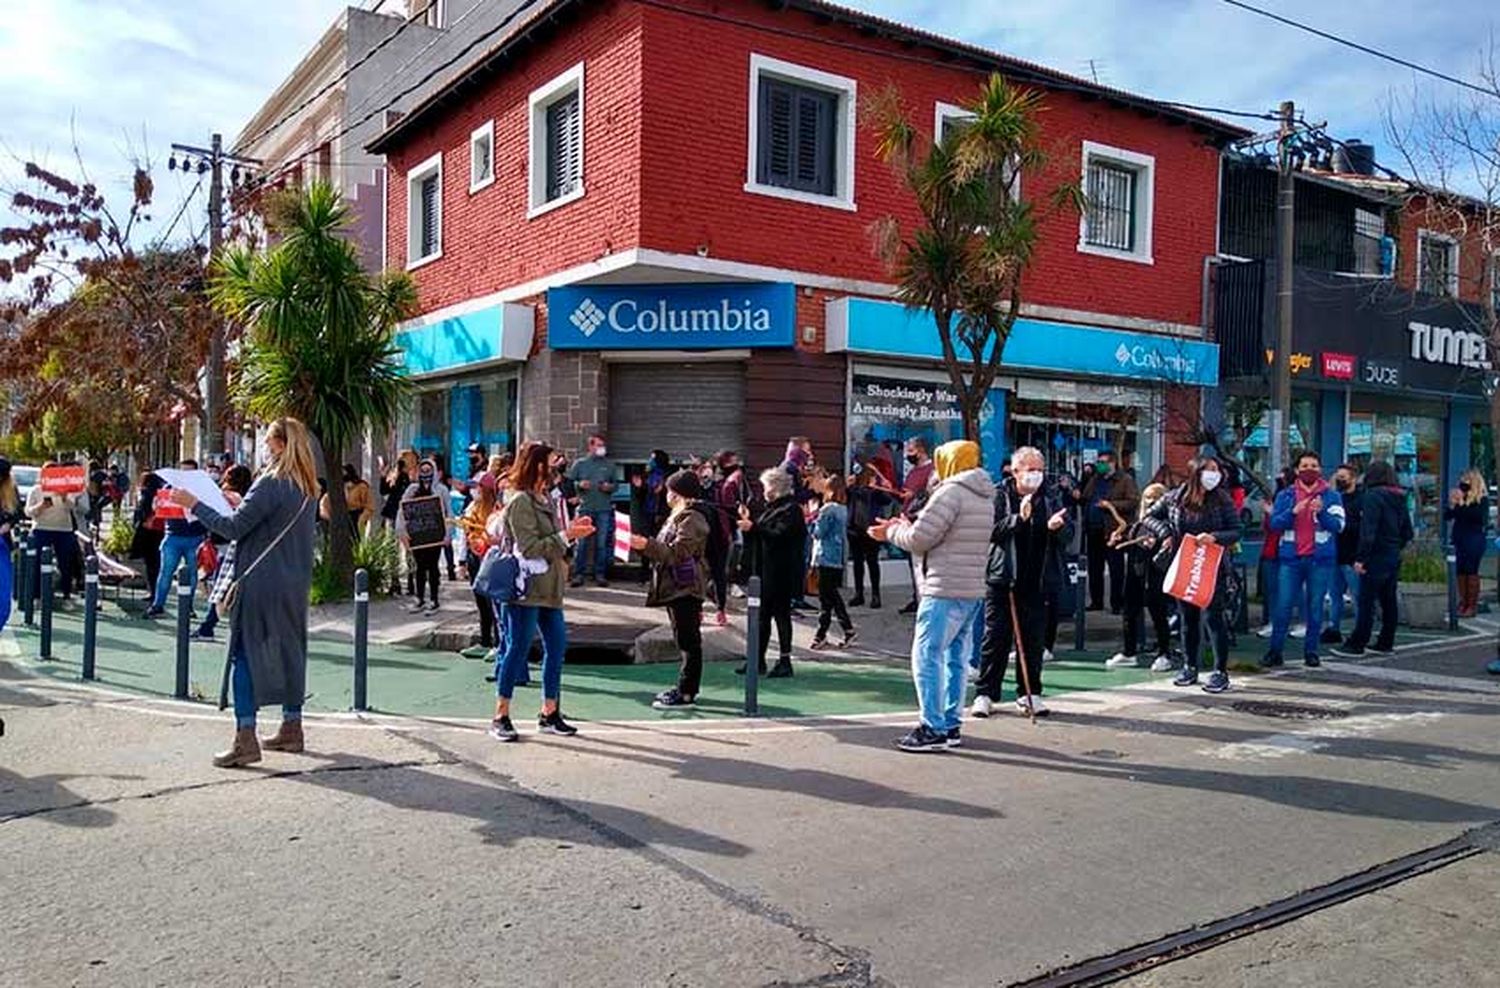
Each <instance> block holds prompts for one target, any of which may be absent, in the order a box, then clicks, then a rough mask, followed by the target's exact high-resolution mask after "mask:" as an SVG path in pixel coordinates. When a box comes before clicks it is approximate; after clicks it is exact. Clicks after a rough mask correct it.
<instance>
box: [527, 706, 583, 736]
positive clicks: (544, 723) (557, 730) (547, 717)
mask: <svg viewBox="0 0 1500 988" xmlns="http://www.w3.org/2000/svg"><path fill="white" fill-rule="evenodd" d="M536 726H537V728H538V729H540V730H541V732H542V733H543V734H561V735H562V736H564V737H572V736H573V735H575V734H577V733H578V728H576V727H574V726H573V725H572V724H569V723H568V722H567V721H565V720H563V715H562V711H561V710H554V711H552V712H551V713H550V714H538V715H537V718H536Z"/></svg>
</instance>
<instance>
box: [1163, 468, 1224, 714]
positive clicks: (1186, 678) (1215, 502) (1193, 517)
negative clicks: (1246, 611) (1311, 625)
mask: <svg viewBox="0 0 1500 988" xmlns="http://www.w3.org/2000/svg"><path fill="white" fill-rule="evenodd" d="M1223 480H1224V472H1223V471H1222V470H1220V469H1219V463H1218V461H1217V460H1215V459H1213V458H1212V457H1205V458H1204V459H1201V460H1198V461H1197V462H1195V463H1194V464H1192V471H1191V473H1190V474H1189V476H1188V480H1187V483H1185V484H1183V485H1182V486H1181V487H1179V488H1177V489H1176V490H1175V491H1173V492H1172V493H1171V494H1168V495H1167V496H1166V497H1164V498H1162V499H1161V500H1160V501H1158V502H1157V504H1156V507H1154V508H1152V509H1151V513H1150V515H1148V517H1150V518H1156V519H1159V520H1164V521H1166V522H1168V523H1169V524H1170V525H1171V529H1172V534H1171V535H1170V536H1169V537H1168V538H1167V539H1166V540H1165V542H1164V543H1163V545H1164V546H1165V547H1166V548H1169V549H1171V550H1172V551H1180V547H1181V545H1182V544H1183V543H1184V542H1187V541H1189V540H1192V541H1196V542H1198V543H1200V544H1201V543H1206V544H1210V545H1214V544H1217V545H1220V546H1223V547H1224V549H1225V552H1224V554H1223V557H1222V560H1221V562H1220V564H1219V576H1220V579H1219V580H1218V581H1217V583H1216V585H1215V587H1214V597H1213V600H1212V602H1211V603H1210V604H1209V605H1208V606H1207V607H1206V608H1199V607H1195V606H1193V605H1192V604H1190V603H1188V602H1186V601H1181V600H1179V601H1178V606H1179V607H1180V609H1181V612H1182V638H1183V644H1184V645H1185V646H1186V651H1187V655H1186V657H1185V659H1184V660H1183V663H1182V672H1181V673H1180V674H1178V676H1177V678H1176V679H1174V680H1173V681H1172V685H1173V686H1196V685H1197V684H1198V663H1199V660H1200V658H1201V656H1202V649H1203V624H1204V620H1205V618H1206V619H1207V622H1208V632H1209V636H1210V638H1209V640H1210V642H1211V643H1212V645H1213V652H1214V671H1213V673H1212V675H1210V676H1209V677H1208V682H1207V683H1205V684H1204V686H1203V690H1204V692H1206V693H1223V692H1224V691H1225V690H1227V689H1229V624H1228V618H1227V617H1226V616H1225V614H1224V608H1223V602H1222V601H1223V586H1224V581H1223V579H1222V575H1223V571H1224V569H1225V568H1227V567H1228V565H1229V551H1228V550H1229V549H1231V548H1232V547H1233V546H1234V544H1235V543H1236V542H1238V541H1239V540H1240V523H1239V518H1238V516H1237V513H1236V512H1235V510H1234V500H1233V499H1232V498H1231V497H1230V496H1229V494H1228V492H1226V491H1225V490H1223V488H1221V487H1220V486H1219V485H1220V484H1221V483H1222V482H1223Z"/></svg>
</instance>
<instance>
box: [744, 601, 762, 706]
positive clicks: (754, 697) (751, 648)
mask: <svg viewBox="0 0 1500 988" xmlns="http://www.w3.org/2000/svg"><path fill="white" fill-rule="evenodd" d="M745 606H746V611H745V716H746V717H759V716H760V577H758V576H752V577H750V582H749V583H747V584H745Z"/></svg>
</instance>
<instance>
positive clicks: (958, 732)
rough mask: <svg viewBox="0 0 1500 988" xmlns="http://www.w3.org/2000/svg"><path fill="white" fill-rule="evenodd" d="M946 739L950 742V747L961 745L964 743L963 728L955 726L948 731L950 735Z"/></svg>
mask: <svg viewBox="0 0 1500 988" xmlns="http://www.w3.org/2000/svg"><path fill="white" fill-rule="evenodd" d="M944 740H945V741H946V742H947V743H948V747H950V748H958V747H961V746H962V745H963V743H964V738H963V731H962V729H960V728H957V727H955V728H953V729H952V730H951V731H949V732H948V736H947V737H946V738H945V739H944Z"/></svg>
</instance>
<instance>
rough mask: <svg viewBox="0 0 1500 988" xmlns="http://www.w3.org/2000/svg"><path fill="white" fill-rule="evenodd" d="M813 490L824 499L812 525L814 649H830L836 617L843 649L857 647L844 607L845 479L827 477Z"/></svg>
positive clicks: (847, 510)
mask: <svg viewBox="0 0 1500 988" xmlns="http://www.w3.org/2000/svg"><path fill="white" fill-rule="evenodd" d="M814 487H815V489H816V490H817V491H818V493H819V494H821V495H822V497H823V506H822V507H820V508H819V509H818V514H817V520H816V521H814V522H813V550H812V564H813V566H815V567H817V573H818V630H817V633H816V634H814V635H813V640H812V646H811V647H812V649H813V650H814V651H820V650H822V649H825V648H827V647H828V629H829V627H830V626H831V625H832V624H833V619H834V617H837V618H838V619H839V627H840V628H842V629H843V631H844V637H843V640H842V641H840V642H839V648H840V649H846V648H848V647H849V646H850V645H852V644H853V643H854V622H853V621H851V620H849V610H848V609H847V608H846V607H844V595H843V594H842V593H841V592H840V590H841V589H842V587H843V586H844V556H845V555H846V552H845V550H846V548H847V546H848V541H847V540H848V531H849V509H848V507H847V506H845V504H844V502H845V501H846V500H848V495H847V488H846V487H845V485H844V478H843V477H841V476H839V475H838V474H827V475H825V476H823V477H820V478H818V480H816V481H815V482H814Z"/></svg>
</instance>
